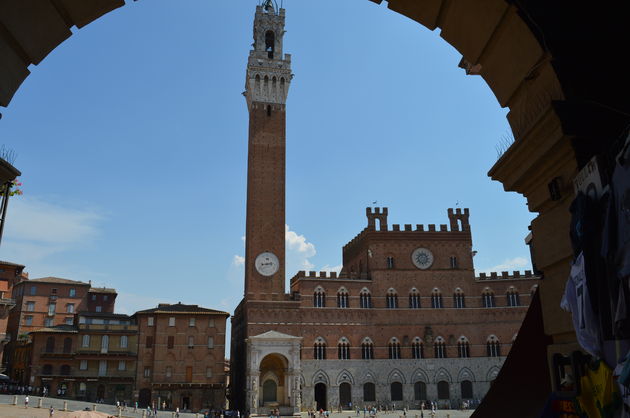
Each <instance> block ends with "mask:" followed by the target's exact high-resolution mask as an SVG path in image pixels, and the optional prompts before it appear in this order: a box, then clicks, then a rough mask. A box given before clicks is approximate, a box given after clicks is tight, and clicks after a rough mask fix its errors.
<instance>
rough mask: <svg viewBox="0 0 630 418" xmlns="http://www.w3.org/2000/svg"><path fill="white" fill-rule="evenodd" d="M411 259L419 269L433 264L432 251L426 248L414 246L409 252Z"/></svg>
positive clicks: (424, 268)
mask: <svg viewBox="0 0 630 418" xmlns="http://www.w3.org/2000/svg"><path fill="white" fill-rule="evenodd" d="M411 261H413V264H414V265H415V266H416V267H418V268H419V269H421V270H426V269H428V268H429V267H431V265H432V264H433V253H432V252H431V251H429V250H427V249H426V248H416V249H415V250H413V252H412V253H411Z"/></svg>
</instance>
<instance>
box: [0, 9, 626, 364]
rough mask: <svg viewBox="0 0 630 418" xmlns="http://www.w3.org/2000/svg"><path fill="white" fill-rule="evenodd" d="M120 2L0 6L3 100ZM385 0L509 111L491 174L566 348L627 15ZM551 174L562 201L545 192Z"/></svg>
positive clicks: (615, 104)
mask: <svg viewBox="0 0 630 418" xmlns="http://www.w3.org/2000/svg"><path fill="white" fill-rule="evenodd" d="M372 1H374V2H375V3H379V4H380V3H381V2H382V0H372ZM124 4H125V3H124V0H100V1H98V2H81V1H54V2H52V1H45V0H44V1H36V0H25V1H17V2H5V4H3V5H2V6H0V23H1V25H2V27H3V30H2V31H1V32H0V106H8V104H9V102H10V100H11V98H12V97H13V95H14V94H15V92H16V91H17V89H18V88H19V86H20V85H21V83H22V82H23V81H24V79H25V78H26V77H27V76H28V75H29V69H28V67H29V66H30V65H31V64H35V65H37V64H39V63H40V62H41V61H42V60H43V59H44V58H45V57H46V55H47V54H48V53H50V52H51V51H52V50H53V49H54V48H55V47H57V46H58V45H59V44H60V43H61V42H63V41H64V40H66V39H67V38H69V37H70V36H71V35H72V32H71V31H70V28H71V27H73V26H76V27H77V28H82V27H84V26H85V25H87V24H89V23H90V22H92V21H94V20H95V19H97V18H100V17H101V16H103V15H104V14H107V13H108V12H110V11H112V10H114V9H116V8H118V7H121V6H123V5H124ZM387 5H388V7H389V8H390V9H392V10H394V11H396V12H398V13H400V14H402V15H405V16H407V17H409V18H410V19H413V20H415V21H417V22H419V23H420V24H422V25H424V26H425V27H427V28H429V29H430V30H434V29H436V28H440V30H441V31H440V36H441V37H442V38H443V39H444V40H446V41H447V42H448V43H449V44H451V45H453V46H454V47H455V48H456V49H457V50H458V51H460V52H461V53H462V55H463V57H462V61H461V63H460V66H461V67H462V68H463V69H465V71H466V72H467V73H468V74H471V75H474V74H479V75H481V76H482V77H483V78H484V79H485V80H486V82H487V83H488V85H489V86H490V88H491V89H492V90H493V92H494V94H495V95H496V97H497V100H498V101H499V103H500V104H501V105H502V106H507V107H509V108H510V113H509V115H508V119H509V121H510V124H511V126H512V130H513V132H514V137H515V142H514V144H513V145H512V146H511V147H510V148H509V149H508V150H506V152H505V153H504V154H503V155H502V157H501V158H500V159H499V161H498V162H497V164H496V165H495V166H494V167H493V168H492V170H491V171H490V173H489V174H490V176H491V177H492V178H493V179H495V180H498V181H501V182H502V183H503V185H504V188H505V189H506V190H510V191H517V192H518V193H521V194H523V195H525V196H526V197H527V199H528V205H529V208H530V210H532V211H534V212H539V216H538V217H537V218H536V220H535V221H534V223H533V225H532V232H533V234H534V236H535V237H539V238H538V239H536V246H535V247H534V248H533V252H534V260H535V264H536V266H537V267H538V268H539V269H540V270H541V271H543V272H544V273H545V279H546V280H545V282H544V283H543V284H542V286H541V289H540V295H541V299H542V311H543V320H544V328H545V332H546V333H547V334H548V335H551V336H552V337H553V336H558V337H559V338H558V339H557V340H558V341H560V342H556V345H555V346H554V347H552V349H550V353H551V352H553V351H557V352H567V353H568V352H569V351H570V350H572V347H573V346H572V344H573V343H574V342H575V341H574V340H572V339H571V338H568V339H567V338H564V339H563V336H564V335H570V334H571V333H572V329H571V323H570V318H569V316H568V315H567V314H566V313H563V312H562V311H561V310H560V308H559V303H558V301H559V300H560V296H561V294H562V285H563V284H564V280H565V278H566V276H567V270H568V269H567V263H566V261H567V260H568V258H569V257H570V255H571V254H570V253H571V251H570V246H569V242H568V238H567V237H568V233H567V232H568V219H569V215H568V211H567V208H568V205H569V203H570V199H568V198H567V195H570V193H571V192H570V180H571V179H572V178H573V177H574V175H575V173H576V170H577V168H578V167H581V166H583V164H584V163H585V162H586V161H587V160H588V159H589V158H590V157H591V156H592V155H593V154H594V153H595V152H597V151H598V150H601V149H604V147H606V144H608V143H609V142H610V141H611V138H612V137H613V136H614V135H615V133H618V132H619V131H620V130H621V129H622V127H625V125H627V123H628V116H627V115H628V114H630V104H629V103H628V102H627V100H625V97H623V96H624V95H623V92H624V91H627V90H628V83H630V81H629V80H628V78H627V77H626V75H625V71H626V70H625V68H624V67H623V66H619V65H615V62H614V61H613V60H614V59H615V58H614V57H610V56H609V57H607V56H606V55H605V54H604V52H603V51H604V50H605V48H601V45H609V44H613V45H614V46H620V45H619V44H618V42H620V41H619V38H618V37H617V34H616V32H615V31H616V30H617V28H620V27H624V25H625V20H626V19H627V13H625V10H622V9H617V8H615V7H606V6H603V5H602V6H599V8H597V7H592V5H590V4H586V5H580V4H577V3H576V4H572V5H571V8H570V10H565V9H564V7H565V6H564V5H562V4H558V3H557V2H527V1H523V2H511V1H510V2H508V1H506V0H483V1H479V2H466V1H445V0H444V1H440V0H436V1H423V2H420V1H416V2H414V1H409V0H389V1H388V2H387ZM620 7H621V6H620ZM577 22H583V23H584V24H577ZM584 40H586V41H588V42H582V41H584ZM615 42H617V43H616V44H615ZM588 44H591V45H595V47H589V46H588ZM587 63H597V65H588V64H587ZM597 139H599V141H596V140H597ZM556 179H559V180H558V181H559V183H560V186H559V187H560V189H561V196H560V198H559V199H555V198H553V197H551V196H549V191H548V186H549V185H550V184H551V182H552V181H555V180H556Z"/></svg>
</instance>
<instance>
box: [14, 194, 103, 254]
mask: <svg viewBox="0 0 630 418" xmlns="http://www.w3.org/2000/svg"><path fill="white" fill-rule="evenodd" d="M101 220H102V216H101V215H99V214H98V213H96V212H94V211H91V210H81V209H75V208H68V207H62V206H58V205H54V204H51V203H48V202H44V201H43V200H40V199H37V198H34V197H24V196H22V197H19V198H13V199H12V200H11V204H10V207H9V210H8V213H7V231H6V232H7V237H11V238H14V239H20V240H24V241H36V242H42V243H50V244H74V243H78V242H84V241H85V240H90V239H92V238H94V237H95V236H96V235H97V234H98V229H97V227H96V224H97V223H98V222H99V221H101Z"/></svg>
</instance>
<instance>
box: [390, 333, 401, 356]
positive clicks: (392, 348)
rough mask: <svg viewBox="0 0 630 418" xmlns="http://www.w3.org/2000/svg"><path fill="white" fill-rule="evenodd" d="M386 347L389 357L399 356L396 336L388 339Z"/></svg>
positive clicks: (398, 343)
mask: <svg viewBox="0 0 630 418" xmlns="http://www.w3.org/2000/svg"><path fill="white" fill-rule="evenodd" d="M387 348H388V349H389V358H390V359H399V358H400V341H398V338H396V337H394V338H392V339H391V340H389V343H388V344H387Z"/></svg>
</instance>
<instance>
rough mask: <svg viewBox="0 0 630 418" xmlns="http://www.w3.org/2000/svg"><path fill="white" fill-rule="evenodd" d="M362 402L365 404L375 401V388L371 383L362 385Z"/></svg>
mask: <svg viewBox="0 0 630 418" xmlns="http://www.w3.org/2000/svg"><path fill="white" fill-rule="evenodd" d="M363 400H364V401H365V402H374V401H376V386H375V385H374V383H372V382H367V383H365V384H364V385H363Z"/></svg>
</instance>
